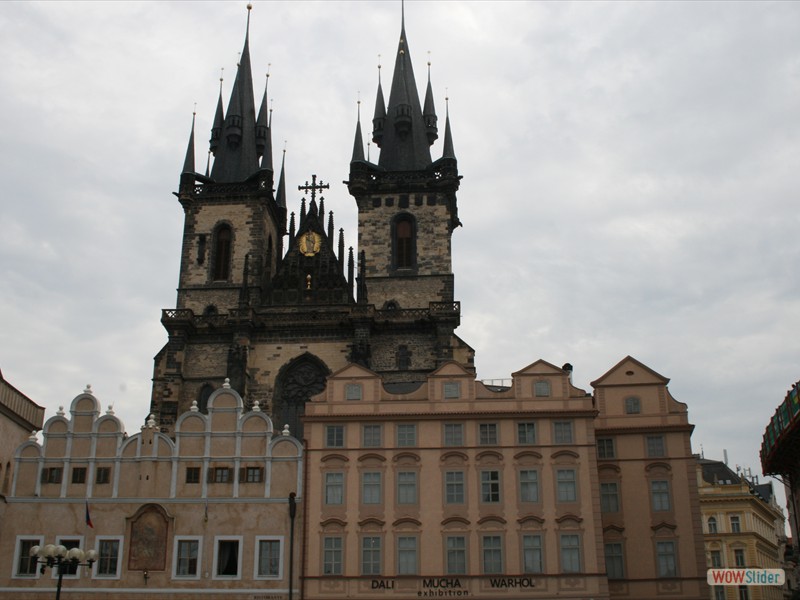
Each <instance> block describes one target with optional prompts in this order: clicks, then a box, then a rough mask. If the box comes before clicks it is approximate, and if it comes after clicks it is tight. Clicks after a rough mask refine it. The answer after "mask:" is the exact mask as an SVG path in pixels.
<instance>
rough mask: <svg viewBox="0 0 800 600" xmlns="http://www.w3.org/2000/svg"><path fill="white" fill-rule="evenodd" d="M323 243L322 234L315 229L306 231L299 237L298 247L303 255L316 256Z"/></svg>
mask: <svg viewBox="0 0 800 600" xmlns="http://www.w3.org/2000/svg"><path fill="white" fill-rule="evenodd" d="M321 244H322V236H320V234H318V233H316V232H314V231H306V232H305V233H304V234H302V235H301V236H299V237H298V238H297V249H298V250H300V253H301V254H302V255H303V256H314V255H315V254H316V253H317V252H319V248H320V245H321Z"/></svg>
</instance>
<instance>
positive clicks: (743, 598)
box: [739, 585, 750, 600]
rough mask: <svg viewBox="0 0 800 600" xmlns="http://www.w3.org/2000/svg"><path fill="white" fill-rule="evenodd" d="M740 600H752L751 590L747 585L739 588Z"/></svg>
mask: <svg viewBox="0 0 800 600" xmlns="http://www.w3.org/2000/svg"><path fill="white" fill-rule="evenodd" d="M739 600H750V590H749V589H748V587H747V586H746V585H740V586H739Z"/></svg>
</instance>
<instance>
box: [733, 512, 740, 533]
mask: <svg viewBox="0 0 800 600" xmlns="http://www.w3.org/2000/svg"><path fill="white" fill-rule="evenodd" d="M741 531H742V521H741V518H740V517H739V515H731V533H741Z"/></svg>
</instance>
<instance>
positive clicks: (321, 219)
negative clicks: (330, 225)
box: [317, 196, 325, 228]
mask: <svg viewBox="0 0 800 600" xmlns="http://www.w3.org/2000/svg"><path fill="white" fill-rule="evenodd" d="M317 220H318V221H319V226H320V228H323V227H325V198H323V197H322V196H320V197H319V209H318V211H317Z"/></svg>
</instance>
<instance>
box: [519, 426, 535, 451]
mask: <svg viewBox="0 0 800 600" xmlns="http://www.w3.org/2000/svg"><path fill="white" fill-rule="evenodd" d="M517 443H518V444H525V445H528V444H535V443H536V423H534V422H533V421H527V422H525V423H517Z"/></svg>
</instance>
